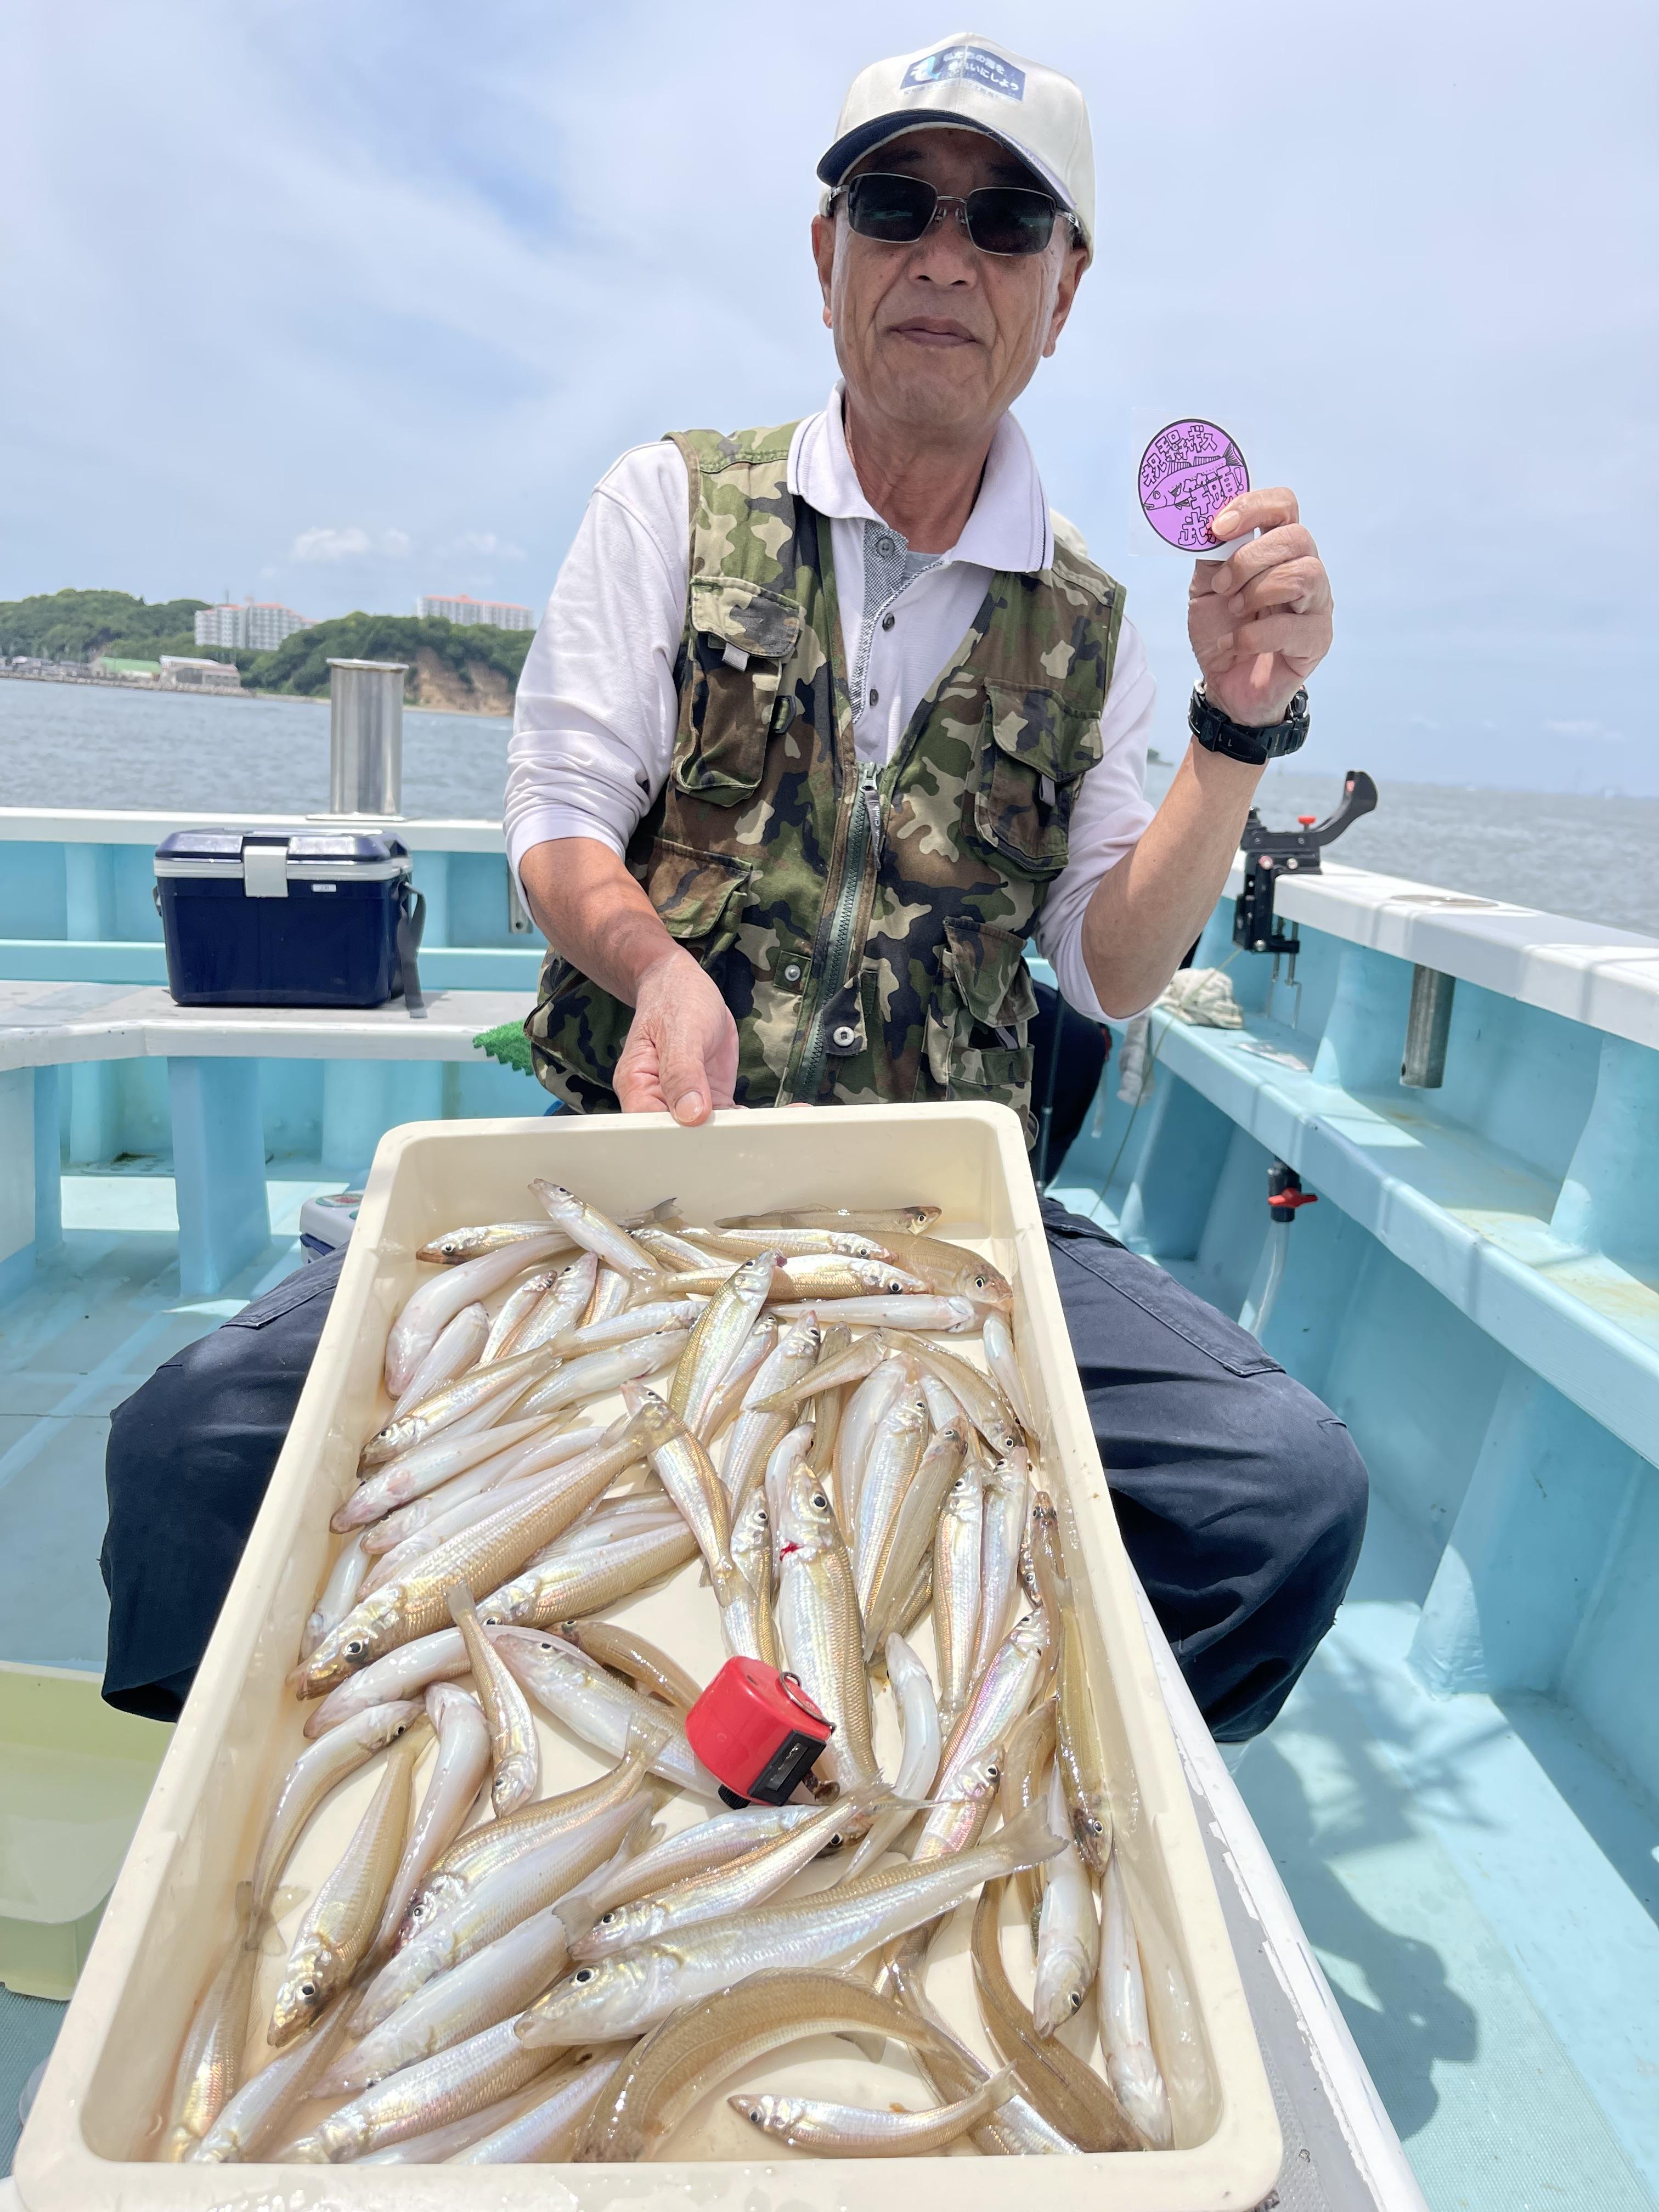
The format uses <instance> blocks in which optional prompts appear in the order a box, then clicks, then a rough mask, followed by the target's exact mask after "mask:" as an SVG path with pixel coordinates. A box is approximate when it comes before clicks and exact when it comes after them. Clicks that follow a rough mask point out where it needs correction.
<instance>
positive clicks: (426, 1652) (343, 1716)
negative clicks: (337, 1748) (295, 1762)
mask: <svg viewBox="0 0 1659 2212" xmlns="http://www.w3.org/2000/svg"><path fill="white" fill-rule="evenodd" d="M466 1669H467V1657H466V1646H465V1644H463V1643H462V1641H461V1632H460V1630H459V1628H442V1629H440V1630H439V1631H438V1632H437V1633H436V1634H435V1635H432V1636H422V1637H418V1638H416V1639H415V1640H414V1641H413V1642H412V1643H410V1644H399V1645H398V1648H397V1649H396V1650H392V1651H388V1652H387V1653H386V1656H384V1658H380V1659H376V1660H375V1661H374V1663H373V1665H371V1666H368V1667H365V1668H363V1669H362V1672H361V1673H360V1674H348V1675H347V1677H346V1679H345V1680H344V1681H343V1682H342V1683H340V1685H339V1686H338V1687H337V1688H336V1689H333V1690H331V1691H330V1692H329V1694H328V1695H327V1697H325V1699H323V1701H322V1703H321V1705H319V1706H317V1707H316V1709H315V1710H314V1711H312V1712H309V1713H307V1715H306V1718H305V1728H304V1731H303V1732H304V1734H305V1735H307V1736H311V1737H316V1736H319V1735H327V1733H328V1731H329V1730H330V1729H337V1728H339V1727H341V1726H342V1725H343V1723H345V1722H347V1721H349V1719H350V1718H351V1717H352V1715H353V1714H354V1713H361V1712H366V1711H368V1708H369V1706H371V1705H386V1704H389V1703H390V1702H391V1701H392V1699H394V1698H412V1697H415V1696H417V1695H419V1694H421V1693H422V1692H424V1691H425V1690H426V1688H427V1686H428V1683H432V1682H453V1681H455V1680H458V1679H459V1677H460V1676H461V1675H463V1674H465V1672H466Z"/></svg>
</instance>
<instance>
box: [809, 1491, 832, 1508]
mask: <svg viewBox="0 0 1659 2212" xmlns="http://www.w3.org/2000/svg"><path fill="white" fill-rule="evenodd" d="M812 1503H813V1504H814V1505H817V1506H819V1507H823V1506H827V1505H828V1504H829V1499H828V1498H826V1497H825V1496H824V1494H823V1492H822V1491H821V1490H815V1491H814V1492H812Z"/></svg>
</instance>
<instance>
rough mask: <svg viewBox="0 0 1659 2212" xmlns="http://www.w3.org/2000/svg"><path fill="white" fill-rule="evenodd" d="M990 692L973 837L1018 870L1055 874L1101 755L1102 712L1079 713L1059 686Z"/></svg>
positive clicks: (996, 687)
mask: <svg viewBox="0 0 1659 2212" xmlns="http://www.w3.org/2000/svg"><path fill="white" fill-rule="evenodd" d="M985 693H986V705H985V732H984V738H983V740H982V742H981V745H980V749H979V757H978V760H977V761H976V763H975V768H974V770H973V775H974V834H975V837H976V838H977V840H978V842H980V843H981V845H983V846H984V847H986V848H987V850H988V851H990V852H992V853H993V854H995V855H996V857H997V859H998V860H1000V861H1001V862H1002V863H1003V865H1004V866H1007V867H1010V868H1012V869H1013V870H1014V872H1016V873H1017V874H1019V875H1024V876H1038V877H1048V876H1057V875H1058V874H1059V873H1060V870H1061V869H1062V868H1063V867H1064V866H1065V865H1066V854H1067V852H1068V850H1069V848H1070V836H1071V823H1072V810H1073V806H1075V805H1076V803H1077V794H1078V790H1079V786H1080V785H1081V783H1082V781H1083V778H1084V776H1085V775H1086V774H1087V773H1088V771H1089V770H1090V769H1091V768H1093V767H1094V765H1095V763H1097V761H1098V760H1099V758H1100V756H1101V750H1102V748H1101V739H1100V720H1099V717H1098V715H1091V714H1079V713H1078V712H1076V711H1075V710H1074V709H1073V708H1069V707H1068V706H1067V705H1066V702H1065V699H1064V696H1063V695H1062V694H1060V692H1056V691H1046V690H1021V689H1020V688H1019V687H1018V686H1017V685H1014V684H993V683H987V684H986V686H985Z"/></svg>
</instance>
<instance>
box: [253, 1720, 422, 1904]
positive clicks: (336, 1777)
mask: <svg viewBox="0 0 1659 2212" xmlns="http://www.w3.org/2000/svg"><path fill="white" fill-rule="evenodd" d="M423 1717H424V1708H423V1707H422V1705H421V1704H420V1701H419V1700H418V1699H414V1698H400V1699H397V1700H395V1701H394V1702H392V1703H390V1704H387V1705H371V1706H370V1707H369V1708H368V1711H366V1712H362V1713H358V1714H356V1716H355V1717H353V1718H352V1719H350V1720H349V1721H348V1722H346V1723H345V1724H344V1725H343V1727H341V1728H337V1729H333V1730H331V1733H330V1734H329V1735H325V1737H324V1738H323V1740H322V1741H321V1742H320V1743H313V1744H312V1745H311V1746H310V1747H309V1748H308V1749H307V1750H305V1751H302V1752H301V1753H300V1756H299V1757H298V1758H297V1759H295V1762H294V1764H293V1765H292V1766H290V1767H289V1770H288V1772H287V1773H286V1774H285V1775H284V1776H283V1779H282V1782H281V1784H279V1785H278V1788H277V1791H276V1802H275V1803H274V1804H273V1805H272V1807H271V1808H270V1817H269V1818H268V1819H267V1820H266V1822H265V1831H264V1835H263V1836H262V1837H261V1838H260V1840H259V1850H258V1857H256V1858H255V1860H254V1862H253V1907H254V1911H256V1912H262V1911H264V1909H265V1907H266V1906H267V1905H269V1904H270V1900H271V1897H272V1894H273V1893H274V1892H275V1890H276V1884H277V1881H279V1880H280V1878H281V1875H282V1871H283V1868H284V1867H285V1866H286V1865H287V1863H288V1860H289V1853H290V1852H291V1851H292V1850H293V1849H294V1846H295V1844H296V1843H297V1842H298V1841H299V1839H300V1831H301V1829H302V1828H303V1827H304V1826H305V1825H306V1823H307V1820H310V1818H311V1816H312V1814H313V1813H314V1812H315V1811H316V1809H317V1808H318V1807H319V1805H320V1804H321V1803H322V1802H323V1800H324V1798H325V1797H326V1796H328V1794H329V1792H330V1791H331V1790H334V1789H335V1788H337V1786H338V1784H340V1783H342V1782H343V1781H344V1780H345V1778H346V1777H347V1775H349V1774H355V1773H356V1771H357V1769H358V1768H359V1767H360V1766H364V1765H367V1764H368V1761H369V1760H370V1759H373V1758H374V1754H375V1753H376V1752H377V1751H384V1750H385V1749H386V1746H387V1744H389V1743H395V1742H396V1741H397V1740H398V1737H399V1736H401V1735H406V1734H407V1733H408V1731H409V1730H410V1729H411V1728H412V1727H413V1726H414V1724H415V1723H416V1721H418V1720H421V1719H422V1718H423Z"/></svg>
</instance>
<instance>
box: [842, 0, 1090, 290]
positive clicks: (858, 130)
mask: <svg viewBox="0 0 1659 2212" xmlns="http://www.w3.org/2000/svg"><path fill="white" fill-rule="evenodd" d="M930 123H932V124H953V125H955V126H956V127H957V129H958V130H963V131H984V132H985V134H986V136H987V137H990V138H995V139H997V140H999V141H1000V143H1002V144H1003V145H1005V146H1006V147H1007V148H1008V149H1009V151H1010V152H1011V153H1014V154H1018V156H1019V158H1020V160H1021V161H1024V163H1025V164H1026V165H1027V167H1030V168H1031V169H1034V170H1035V171H1036V174H1037V175H1038V176H1039V177H1041V178H1042V181H1043V183H1044V184H1045V185H1048V189H1049V191H1052V192H1053V193H1054V197H1055V198H1056V199H1057V200H1059V201H1060V204H1061V205H1062V206H1063V207H1066V208H1068V209H1069V210H1071V212H1072V213H1073V215H1074V216H1076V217H1077V220H1078V224H1079V228H1080V229H1081V231H1082V233H1083V242H1084V244H1085V246H1087V247H1088V249H1089V251H1090V252H1093V251H1094V242H1095V153H1094V145H1093V142H1092V141H1091V138H1090V136H1089V109H1088V105H1087V103H1086V102H1085V100H1084V97H1083V94H1082V92H1081V91H1080V89H1079V88H1078V86H1076V85H1075V84H1073V82H1072V80H1071V78H1070V77H1068V76H1061V75H1060V71H1059V70H1051V69H1045V68H1044V67H1043V65H1042V63H1041V62H1029V61H1027V60H1026V59H1025V58H1024V55H1023V54H1016V53H1011V52H1009V50H1008V48H1007V47H1006V46H999V45H998V44H997V42H996V40H994V39H987V38H983V37H981V34H980V33H978V32H977V31H957V32H954V33H952V34H951V37H950V38H948V39H941V40H937V41H936V42H935V43H934V44H933V46H922V47H921V48H920V49H919V50H918V51H917V52H915V53H914V54H897V55H895V56H894V58H893V59H892V60H890V61H884V62H872V63H871V64H870V66H869V68H868V69H866V70H860V71H859V73H858V75H857V76H855V77H854V80H853V85H852V89H851V90H850V91H849V92H848V95H847V97H846V99H845V100H843V101H842V110H841V120H840V122H839V124H838V125H836V143H835V144H834V145H833V146H831V148H830V149H829V152H828V153H827V154H826V155H824V157H823V160H822V161H820V162H819V163H818V175H819V177H820V178H821V179H822V180H823V183H824V184H826V185H838V184H839V183H840V182H841V180H842V178H843V177H844V176H845V175H846V174H847V172H848V169H850V168H851V167H852V166H853V164H854V161H862V160H863V158H864V156H865V155H866V154H869V153H872V152H873V151H874V149H876V148H877V147H878V146H882V145H884V144H885V143H887V141H888V140H889V139H890V138H897V137H902V135H903V133H904V132H905V131H914V130H915V129H917V128H918V126H925V125H928V124H930Z"/></svg>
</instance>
